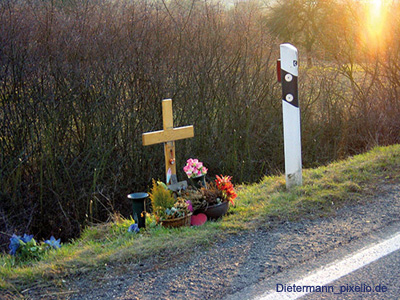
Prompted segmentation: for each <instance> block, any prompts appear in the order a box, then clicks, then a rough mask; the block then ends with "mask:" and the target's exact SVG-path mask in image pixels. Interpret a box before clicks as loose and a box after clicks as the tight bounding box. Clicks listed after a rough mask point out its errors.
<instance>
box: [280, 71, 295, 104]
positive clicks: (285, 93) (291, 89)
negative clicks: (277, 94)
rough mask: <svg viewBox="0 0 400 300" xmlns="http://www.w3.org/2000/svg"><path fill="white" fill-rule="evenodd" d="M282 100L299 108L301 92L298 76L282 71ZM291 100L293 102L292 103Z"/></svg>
mask: <svg viewBox="0 0 400 300" xmlns="http://www.w3.org/2000/svg"><path fill="white" fill-rule="evenodd" d="M281 72H282V75H281V76H282V99H283V100H284V101H286V102H287V103H290V104H291V105H293V106H295V107H299V91H298V85H297V76H294V75H293V74H290V73H289V72H286V71H285V70H283V69H282V71H281ZM290 100H291V101H290Z"/></svg>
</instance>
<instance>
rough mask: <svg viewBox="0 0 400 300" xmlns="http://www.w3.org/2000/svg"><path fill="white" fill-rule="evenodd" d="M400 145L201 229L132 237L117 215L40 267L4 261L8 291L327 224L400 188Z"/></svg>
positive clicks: (254, 190)
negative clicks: (284, 225)
mask: <svg viewBox="0 0 400 300" xmlns="http://www.w3.org/2000/svg"><path fill="white" fill-rule="evenodd" d="M399 166H400V145H394V146H389V147H377V148H374V149H373V150H372V151H370V152H368V153H365V154H362V155H357V156H354V157H350V158H348V159H345V160H341V161H337V162H334V163H331V164H329V165H327V166H322V167H318V168H315V169H306V170H304V172H303V179H304V184H303V186H301V187H295V188H293V189H291V190H290V191H288V190H286V187H285V181H284V176H282V175H279V176H268V177H264V178H263V179H262V180H261V181H260V182H259V183H257V184H252V185H243V186H239V187H237V190H238V198H237V200H236V205H235V207H231V208H230V211H229V213H228V215H227V216H225V217H223V218H222V220H219V221H217V222H206V224H205V225H203V226H199V227H187V228H180V229H165V228H162V227H158V226H149V225H150V224H148V227H147V229H146V230H142V231H141V232H140V233H138V234H135V233H131V232H128V228H129V226H130V225H131V224H132V220H130V219H124V218H121V217H120V216H118V215H114V219H113V221H111V222H107V223H104V224H99V225H95V226H90V227H87V228H86V229H85V230H84V231H83V234H82V236H81V237H80V238H78V239H76V240H74V241H73V242H71V243H68V244H64V245H62V247H61V248H60V249H58V250H52V251H48V252H46V253H45V254H44V255H43V257H41V260H40V261H35V260H29V261H22V262H21V261H19V260H18V259H16V258H15V257H14V256H11V255H8V254H2V255H0V288H1V289H2V290H3V291H9V292H12V293H14V294H15V295H21V296H22V291H24V290H27V289H29V287H31V286H38V285H39V286H43V287H45V286H47V285H52V286H59V287H62V286H63V282H64V281H63V280H64V279H65V278H66V277H67V276H81V275H83V274H88V273H90V272H95V271H96V272H98V271H99V270H103V269H104V270H106V269H107V268H108V267H112V266H114V267H118V266H122V265H125V264H127V265H129V264H131V263H139V262H141V261H143V260H145V259H149V258H150V259H152V260H154V261H155V262H156V263H157V264H160V265H161V264H163V263H164V262H166V261H168V260H170V259H179V257H188V255H189V256H190V254H191V253H193V251H196V250H198V249H201V248H207V247H210V246H212V244H213V243H215V242H216V241H218V240H221V239H224V238H226V237H227V236H228V235H229V234H237V233H245V232H247V231H248V230H254V229H257V228H264V229H266V230H268V228H270V227H271V226H279V223H280V222H282V221H286V220H298V219H302V218H319V217H323V216H326V215H330V214H332V213H335V210H336V209H338V208H340V207H342V206H343V205H351V204H356V203H358V202H363V201H372V199H373V198H370V197H369V196H373V195H374V194H376V193H379V192H380V190H379V188H380V186H382V185H383V184H399V183H400V174H399V172H398V169H399Z"/></svg>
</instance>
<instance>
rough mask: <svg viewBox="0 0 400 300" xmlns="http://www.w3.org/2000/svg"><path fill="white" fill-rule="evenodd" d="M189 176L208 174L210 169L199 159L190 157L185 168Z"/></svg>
mask: <svg viewBox="0 0 400 300" xmlns="http://www.w3.org/2000/svg"><path fill="white" fill-rule="evenodd" d="M183 171H185V173H186V175H187V177H188V178H196V177H199V176H201V175H206V174H207V171H208V169H207V168H206V167H205V166H204V165H203V163H202V162H201V161H199V160H198V159H196V158H195V159H193V158H189V159H188V160H187V161H186V166H185V167H184V168H183Z"/></svg>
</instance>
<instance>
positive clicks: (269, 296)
mask: <svg viewBox="0 0 400 300" xmlns="http://www.w3.org/2000/svg"><path fill="white" fill-rule="evenodd" d="M398 230H399V228H398V224H393V226H389V227H386V228H384V229H382V230H381V231H379V232H376V233H375V234H374V235H372V236H369V237H366V238H365V239H362V240H360V241H358V242H357V243H354V244H353V245H351V246H346V247H341V248H338V249H336V250H334V251H332V252H329V253H327V254H326V255H324V256H321V257H318V258H316V259H314V260H312V261H307V262H306V263H304V264H301V265H299V266H298V267H296V268H294V269H290V270H287V271H284V272H282V273H279V274H277V275H276V276H273V277H271V278H268V279H267V280H265V281H263V282H259V283H257V284H255V285H252V286H249V287H247V288H245V289H243V290H242V291H240V292H239V293H236V294H233V295H229V296H228V297H226V298H225V299H229V300H239V299H241V300H242V299H254V300H275V299H276V300H277V299H279V300H284V299H292V300H293V299H301V300H316V299H380V300H381V299H396V300H397V299H400V249H399V248H400V233H399V232H398ZM293 284H295V285H294V286H293ZM322 286H323V288H322ZM310 287H313V288H315V289H316V290H317V289H318V288H320V289H321V288H322V290H320V291H318V290H317V291H316V292H313V293H312V292H311V293H309V292H310V290H309V289H310ZM296 289H300V290H298V291H296ZM301 289H302V290H301Z"/></svg>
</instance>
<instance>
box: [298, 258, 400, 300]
mask: <svg viewBox="0 0 400 300" xmlns="http://www.w3.org/2000/svg"><path fill="white" fill-rule="evenodd" d="M329 286H332V287H333V288H334V291H335V293H338V294H332V293H312V294H308V295H306V296H303V297H301V298H300V299H302V300H314V299H315V300H317V299H374V300H375V299H377V300H378V299H379V300H381V299H395V300H397V299H399V297H400V251H399V250H398V251H395V252H393V253H392V254H389V255H387V256H385V257H383V258H381V259H379V260H377V261H375V262H373V263H371V264H369V265H367V266H365V267H363V268H361V269H358V270H357V271H354V272H352V273H350V274H349V275H347V276H344V277H342V278H340V279H338V280H336V281H334V282H332V283H330V284H329ZM369 290H371V291H369ZM340 291H342V293H340Z"/></svg>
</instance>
